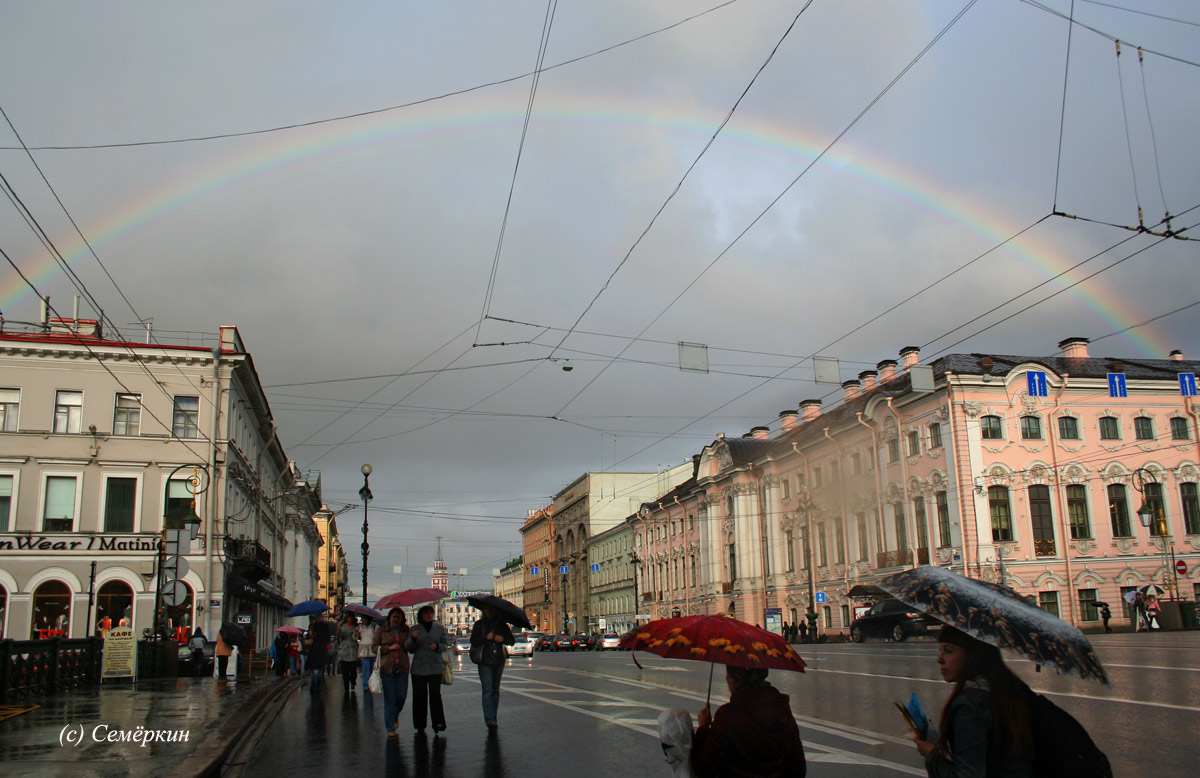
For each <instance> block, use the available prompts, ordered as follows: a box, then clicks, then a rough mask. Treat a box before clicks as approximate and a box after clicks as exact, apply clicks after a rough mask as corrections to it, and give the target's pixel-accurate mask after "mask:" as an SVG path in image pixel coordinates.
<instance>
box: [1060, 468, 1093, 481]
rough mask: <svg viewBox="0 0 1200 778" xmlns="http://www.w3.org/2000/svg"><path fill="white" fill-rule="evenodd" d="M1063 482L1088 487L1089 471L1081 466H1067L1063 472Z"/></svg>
mask: <svg viewBox="0 0 1200 778" xmlns="http://www.w3.org/2000/svg"><path fill="white" fill-rule="evenodd" d="M1063 481H1064V482H1066V483H1068V484H1079V485H1086V484H1087V482H1088V471H1087V470H1085V469H1084V468H1082V467H1080V466H1079V465H1074V464H1072V465H1067V466H1066V468H1064V470H1063Z"/></svg>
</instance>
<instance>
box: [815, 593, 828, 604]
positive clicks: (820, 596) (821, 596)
mask: <svg viewBox="0 0 1200 778" xmlns="http://www.w3.org/2000/svg"><path fill="white" fill-rule="evenodd" d="M825 601H826V600H825V592H817V602H818V603H823V602H825Z"/></svg>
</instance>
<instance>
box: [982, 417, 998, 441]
mask: <svg viewBox="0 0 1200 778" xmlns="http://www.w3.org/2000/svg"><path fill="white" fill-rule="evenodd" d="M979 429H980V430H981V431H982V433H983V439H984V440H1000V439H1001V438H1003V437H1004V434H1003V433H1002V432H1001V427H1000V417H999V416H980V417H979Z"/></svg>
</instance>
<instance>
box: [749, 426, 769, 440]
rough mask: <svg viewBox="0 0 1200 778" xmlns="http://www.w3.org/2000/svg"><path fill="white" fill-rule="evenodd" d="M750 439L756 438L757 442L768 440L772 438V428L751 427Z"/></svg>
mask: <svg viewBox="0 0 1200 778" xmlns="http://www.w3.org/2000/svg"><path fill="white" fill-rule="evenodd" d="M750 437H752V438H754V439H755V440H766V439H767V438H769V437H771V428H770V427H751V428H750Z"/></svg>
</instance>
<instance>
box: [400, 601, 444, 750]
mask: <svg viewBox="0 0 1200 778" xmlns="http://www.w3.org/2000/svg"><path fill="white" fill-rule="evenodd" d="M448 642H449V638H448V637H447V636H446V630H445V628H443V627H442V625H441V624H438V623H437V622H436V621H434V620H433V606H432V605H422V606H421V609H420V610H418V611H417V623H416V624H414V625H413V627H412V630H411V631H410V632H409V633H408V640H406V641H404V647H405V649H407V650H408V652H409V653H410V654H412V655H413V656H412V689H413V708H412V714H413V727H414V728H415V729H416V730H417V732H418V733H423V732H424V731H425V716H426V711H428V715H429V718H430V723H432V724H433V734H435V735H436V734H437V733H439V732H443V731H445V729H446V712H445V710H443V708H442V652H443V651H445V650H446V646H447V644H448ZM426 705H428V708H426Z"/></svg>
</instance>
